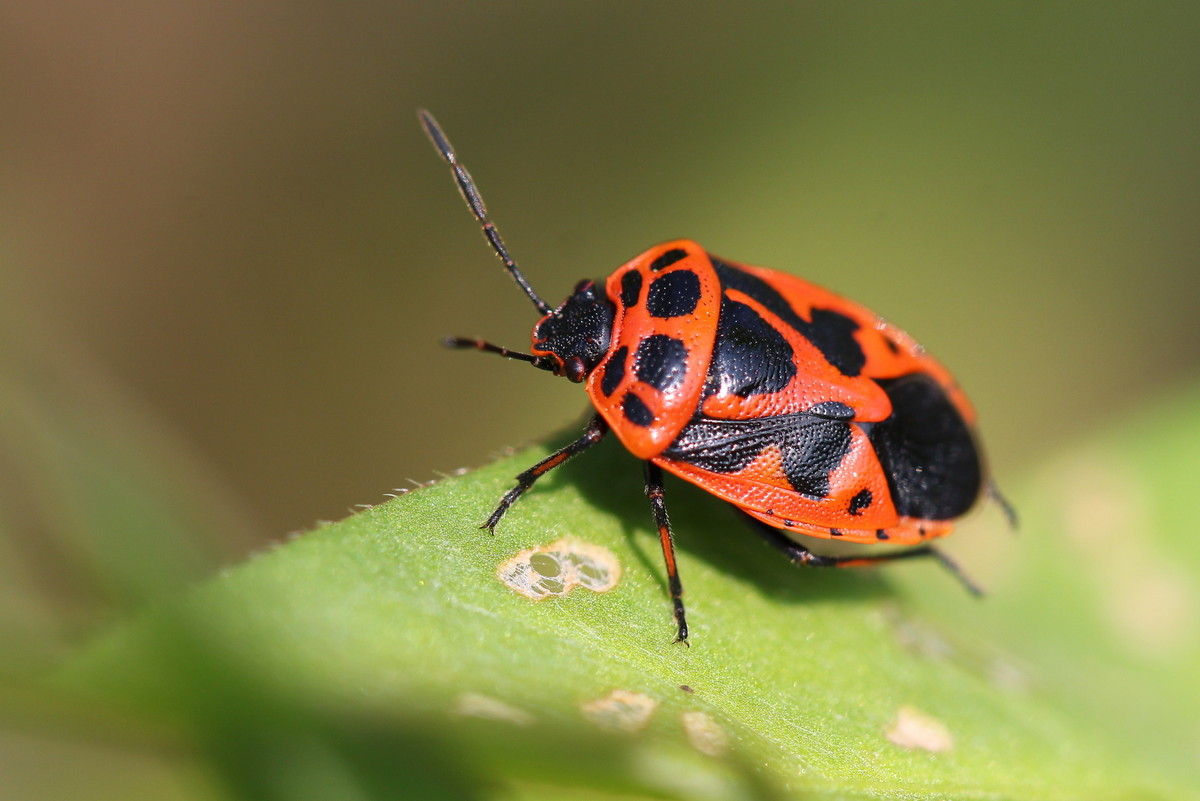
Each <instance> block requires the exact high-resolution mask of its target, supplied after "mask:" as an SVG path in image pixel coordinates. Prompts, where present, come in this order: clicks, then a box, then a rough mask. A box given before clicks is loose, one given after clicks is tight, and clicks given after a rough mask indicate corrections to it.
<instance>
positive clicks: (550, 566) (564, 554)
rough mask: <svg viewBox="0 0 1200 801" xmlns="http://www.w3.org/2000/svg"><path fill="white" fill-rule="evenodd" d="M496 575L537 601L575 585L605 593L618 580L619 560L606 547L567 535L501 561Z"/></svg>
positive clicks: (511, 588)
mask: <svg viewBox="0 0 1200 801" xmlns="http://www.w3.org/2000/svg"><path fill="white" fill-rule="evenodd" d="M496 578H498V579H499V580H500V581H501V583H503V584H504V585H505V586H507V587H508V588H509V589H510V590H512V591H514V592H516V593H517V594H519V595H524V596H525V597H526V598H531V599H533V600H535V601H540V600H542V599H544V598H551V597H559V596H563V595H567V594H569V593H570V592H571V591H572V590H574V589H575V588H576V587H583V588H584V589H587V590H591V591H592V592H608V591H609V590H611V589H612V588H613V587H615V586H617V582H618V581H620V579H621V563H620V562H619V561H618V560H617V557H616V556H614V555H613V553H612V551H609V550H608V549H607V548H602V547H600V546H599V545H592V544H591V543H587V542H580V541H578V540H574V539H571V538H569V537H567V538H563V539H561V540H558V541H557V542H552V543H550V544H548V545H540V546H538V547H537V548H530V549H528V550H525V551H521V552H520V553H518V554H515V555H514V556H512V557H510V558H508V559H506V560H504V561H503V562H501V563H500V566H499V567H497V568H496Z"/></svg>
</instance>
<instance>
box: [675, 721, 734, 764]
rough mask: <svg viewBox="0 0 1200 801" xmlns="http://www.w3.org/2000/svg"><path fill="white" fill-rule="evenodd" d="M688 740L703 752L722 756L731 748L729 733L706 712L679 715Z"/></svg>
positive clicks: (693, 746)
mask: <svg viewBox="0 0 1200 801" xmlns="http://www.w3.org/2000/svg"><path fill="white" fill-rule="evenodd" d="M679 719H680V721H681V722H682V723H683V731H684V733H685V734H687V738H688V742H689V743H691V744H692V748H695V749H696V750H697V751H699V752H700V753H702V754H707V755H708V756H714V757H715V756H720V755H721V754H723V753H725V751H726V750H727V749H728V748H729V735H727V734H726V733H725V730H724V729H722V728H721V727H720V725H718V723H717V722H716V721H715V720H713V719H712V718H711V717H710V716H709V715H707V714H706V713H704V712H696V711H692V712H684V713H683V714H682V715H680V716H679Z"/></svg>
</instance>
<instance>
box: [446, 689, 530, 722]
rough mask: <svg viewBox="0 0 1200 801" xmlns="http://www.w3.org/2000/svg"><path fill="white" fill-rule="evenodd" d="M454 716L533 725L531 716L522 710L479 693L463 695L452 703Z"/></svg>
mask: <svg viewBox="0 0 1200 801" xmlns="http://www.w3.org/2000/svg"><path fill="white" fill-rule="evenodd" d="M454 714H456V715H463V716H465V717H469V718H486V719H488V720H500V721H503V722H505V723H513V724H516V725H517V726H528V725H529V724H530V723H533V715H531V714H529V713H528V712H526V711H525V710H524V709H518V708H517V707H515V706H513V705H512V704H506V703H505V702H503V701H501V700H500V699H499V698H492V697H491V696H490V695H483V694H481V693H463V694H462V695H460V696H458V699H457V700H456V701H455V702H454Z"/></svg>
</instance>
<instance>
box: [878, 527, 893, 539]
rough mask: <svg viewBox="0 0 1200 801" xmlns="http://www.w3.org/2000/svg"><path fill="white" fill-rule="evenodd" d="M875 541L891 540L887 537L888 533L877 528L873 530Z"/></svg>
mask: <svg viewBox="0 0 1200 801" xmlns="http://www.w3.org/2000/svg"><path fill="white" fill-rule="evenodd" d="M875 539H877V540H887V539H891V537H889V536H888V533H887V532H886V531H884V530H883V529H881V528H877V529H875Z"/></svg>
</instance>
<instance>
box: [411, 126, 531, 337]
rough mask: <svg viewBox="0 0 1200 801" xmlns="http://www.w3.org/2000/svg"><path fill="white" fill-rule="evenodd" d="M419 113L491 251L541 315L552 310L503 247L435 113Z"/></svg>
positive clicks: (430, 139) (431, 140)
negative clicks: (480, 227) (481, 227)
mask: <svg viewBox="0 0 1200 801" xmlns="http://www.w3.org/2000/svg"><path fill="white" fill-rule="evenodd" d="M417 116H418V117H419V118H420V119H421V127H422V128H424V129H425V135H426V136H428V137H429V141H430V142H433V146H434V148H436V149H437V152H438V153H439V154H440V155H441V157H442V159H443V160H444V161H445V162H446V163H447V164H449V165H450V169H451V170H452V171H453V172H454V180H455V182H456V183H458V191H459V192H461V193H462V196H463V200H465V201H467V206H468V207H469V208H470V209H471V213H472V214H474V215H475V219H476V220H478V221H479V224H480V225H481V226H483V235H484V236H485V237H487V241H488V244H490V245H491V246H492V250H494V251H496V255H497V256H499V257H500V261H502V262H504V268H505V269H506V270H508V272H509V275H511V276H512V277H513V279H514V280H515V281H516V282H517V284H518V285H520V287H521V289H523V290H525V294H526V295H528V296H529V299H530V300H532V301H533V305H534V306H537V308H538V311H540V312H541V313H542V314H549V313H550V312H551V311H553V309H551V308H550V306H549V304H547V303H546V301H544V300H542V299H541V298H540V297H538V294H537V293H536V292H534V291H533V287H531V286H530V285H529V282H528V281H526V280H525V276H523V275H521V270H520V269H519V268H518V267H517V263H516V262H515V261H513V257H512V256H510V255H508V249H507V248H505V247H504V240H503V239H501V238H500V232H499V231H497V230H496V225H495V223H493V222H492V221H491V220H490V219H488V214H487V207H486V206H484V205H483V198H481V197H480V196H479V190H478V189H476V188H475V182H474V181H472V180H471V173H469V172H467V169H466V167H464V166H462V165H461V164H459V163H458V156H457V155H455V153H454V148H453V147H451V145H450V140H449V139H447V138H446V134H444V133H442V128H441V126H440V125H438V124H437V120H435V119H434V118H433V115H432V114H430V113H429V112H428V111H426V110H425V109H423V108H422V109H417Z"/></svg>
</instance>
